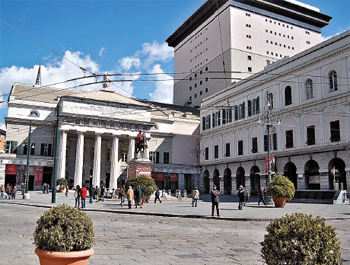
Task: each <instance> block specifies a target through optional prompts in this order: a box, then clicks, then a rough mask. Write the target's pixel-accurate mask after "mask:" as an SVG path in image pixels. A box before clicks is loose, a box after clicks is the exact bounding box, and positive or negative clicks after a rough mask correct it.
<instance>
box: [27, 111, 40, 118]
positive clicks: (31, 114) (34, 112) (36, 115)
mask: <svg viewBox="0 0 350 265" xmlns="http://www.w3.org/2000/svg"><path fill="white" fill-rule="evenodd" d="M29 116H30V117H39V112H37V111H36V110H32V111H31V112H30V113H29Z"/></svg>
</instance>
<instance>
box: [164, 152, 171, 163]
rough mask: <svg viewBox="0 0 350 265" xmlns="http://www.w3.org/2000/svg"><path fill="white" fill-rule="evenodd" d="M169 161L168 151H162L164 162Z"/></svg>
mask: <svg viewBox="0 0 350 265" xmlns="http://www.w3.org/2000/svg"><path fill="white" fill-rule="evenodd" d="M169 163H170V155H169V153H168V152H164V164H169Z"/></svg>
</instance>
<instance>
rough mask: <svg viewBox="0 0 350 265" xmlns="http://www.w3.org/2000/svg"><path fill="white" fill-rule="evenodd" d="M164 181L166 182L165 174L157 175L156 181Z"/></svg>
mask: <svg viewBox="0 0 350 265" xmlns="http://www.w3.org/2000/svg"><path fill="white" fill-rule="evenodd" d="M163 180H164V174H163V173H156V176H155V178H154V181H163Z"/></svg>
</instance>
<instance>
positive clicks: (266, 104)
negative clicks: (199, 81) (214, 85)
mask: <svg viewBox="0 0 350 265" xmlns="http://www.w3.org/2000/svg"><path fill="white" fill-rule="evenodd" d="M349 102H350V31H347V32H344V33H343V34H340V35H337V36H335V37H333V38H331V39H329V40H327V41H324V42H322V43H320V44H318V45H316V46H314V47H312V48H310V49H308V50H306V51H304V52H301V53H299V54H297V55H294V56H292V57H290V58H285V59H283V60H280V61H278V62H276V63H274V64H272V65H270V66H269V67H266V68H265V70H263V71H261V72H259V73H257V74H254V75H252V76H250V77H248V78H246V79H245V80H242V81H240V82H238V83H236V84H233V85H231V86H229V87H227V88H225V89H222V90H221V91H220V92H217V93H215V94H213V95H211V96H209V97H207V98H205V99H204V100H203V101H202V108H201V147H202V148H203V149H204V150H205V154H203V155H202V156H201V159H200V160H201V162H200V163H201V166H202V172H201V174H202V176H203V190H204V191H209V190H210V189H211V188H212V186H213V185H214V184H215V185H217V186H218V187H219V189H220V190H221V192H222V193H225V194H235V191H236V190H237V188H238V187H239V186H240V185H243V186H245V187H246V189H247V190H248V191H250V192H251V193H252V194H254V193H256V192H257V191H258V190H259V189H260V187H262V186H266V183H267V180H268V173H269V172H271V173H272V174H274V173H276V174H283V175H285V176H288V177H289V178H290V179H291V180H292V181H293V183H294V185H295V187H296V189H297V190H313V189H314V190H338V189H342V190H346V189H347V186H348V185H349V181H350V164H349V163H350V162H349V161H350V151H349V150H350V149H349V147H350V134H349V132H350V104H349Z"/></svg>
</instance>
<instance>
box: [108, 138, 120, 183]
mask: <svg viewBox="0 0 350 265" xmlns="http://www.w3.org/2000/svg"><path fill="white" fill-rule="evenodd" d="M118 146H119V138H118V136H117V135H113V143H112V154H111V178H110V181H109V188H111V189H113V188H114V189H116V188H117V186H118V177H119V175H120V170H119V163H118V162H119V159H118V154H119V150H118Z"/></svg>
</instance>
